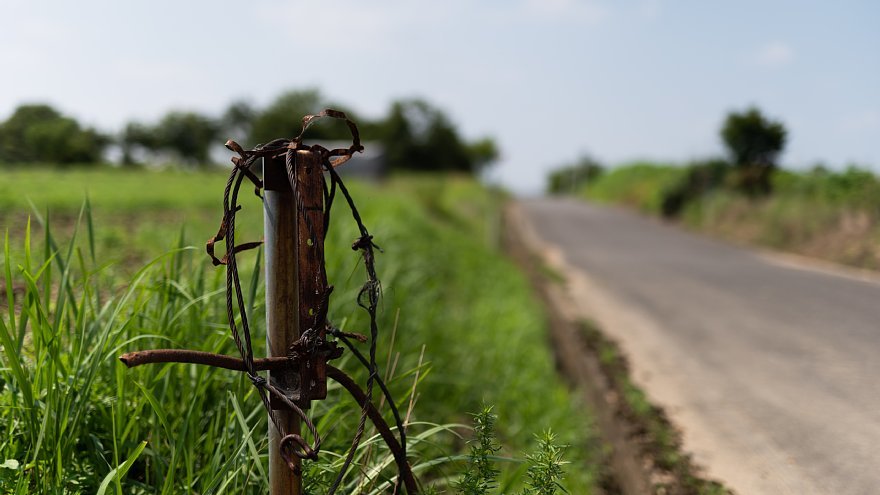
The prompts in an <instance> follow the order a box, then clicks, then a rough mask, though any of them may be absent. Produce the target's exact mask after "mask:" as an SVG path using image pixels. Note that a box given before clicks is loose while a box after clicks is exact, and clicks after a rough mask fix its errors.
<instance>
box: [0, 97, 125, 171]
mask: <svg viewBox="0 0 880 495" xmlns="http://www.w3.org/2000/svg"><path fill="white" fill-rule="evenodd" d="M108 143H109V139H108V138H107V137H106V136H104V135H102V134H100V133H99V132H97V131H95V130H94V129H91V128H85V129H84V128H82V127H81V126H80V125H79V123H78V122H77V121H76V120H74V119H72V118H70V117H66V116H64V115H62V114H61V113H60V112H58V111H57V110H55V109H54V108H52V107H51V106H49V105H45V104H30V105H21V106H19V107H18V108H17V109H16V110H15V112H13V114H12V115H11V116H10V117H9V119H7V120H6V121H5V122H3V123H2V124H0V161H2V162H6V163H16V162H18V163H29V162H31V163H32V162H43V163H53V164H61V165H66V164H71V163H83V164H85V163H96V162H99V161H100V160H101V159H102V156H103V152H104V148H105V147H106V146H107V144H108Z"/></svg>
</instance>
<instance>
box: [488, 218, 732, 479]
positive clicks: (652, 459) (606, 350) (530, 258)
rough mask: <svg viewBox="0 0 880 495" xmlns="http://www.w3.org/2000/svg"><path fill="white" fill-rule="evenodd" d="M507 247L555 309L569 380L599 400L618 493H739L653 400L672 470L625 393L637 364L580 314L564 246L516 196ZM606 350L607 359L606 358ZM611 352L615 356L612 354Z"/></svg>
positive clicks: (561, 363)
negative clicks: (701, 462)
mask: <svg viewBox="0 0 880 495" xmlns="http://www.w3.org/2000/svg"><path fill="white" fill-rule="evenodd" d="M502 222H503V237H502V239H503V246H504V250H505V252H506V253H507V254H508V255H509V256H510V257H511V258H513V260H514V261H515V262H516V263H517V264H518V265H519V266H520V267H521V268H522V270H523V271H524V272H525V274H526V275H527V276H528V278H529V281H530V282H531V284H532V287H533V290H534V291H535V292H536V293H537V295H538V296H539V297H540V299H541V301H542V302H543V303H544V305H545V307H546V308H547V319H548V327H549V329H550V338H551V342H552V348H553V351H554V355H555V357H556V360H557V367H558V368H559V370H560V371H561V372H562V373H563V375H565V377H566V379H567V380H568V381H569V382H570V383H571V384H572V385H573V386H574V387H575V388H577V389H580V390H581V391H582V393H583V396H584V398H585V400H586V401H587V403H588V404H589V405H590V406H591V407H592V409H593V413H594V415H595V417H596V423H597V426H598V428H599V434H600V436H601V438H602V440H603V442H604V443H605V444H606V445H607V446H608V447H610V449H609V452H608V456H607V458H606V463H607V466H608V469H609V470H610V475H611V476H612V477H613V479H614V483H613V485H614V486H613V487H610V490H609V491H611V492H614V491H619V492H620V493H621V494H623V495H636V494H646V493H663V494H690V493H706V492H707V491H706V490H703V489H699V488H697V487H702V488H709V490H708V493H732V492H731V491H730V490H729V489H728V488H726V487H723V486H722V485H720V484H719V483H717V482H715V481H712V480H707V479H704V478H702V477H701V475H700V472H701V470H700V469H699V468H698V467H697V466H696V465H694V464H693V462H692V461H691V456H690V455H689V454H687V453H685V452H683V450H682V445H681V435H680V433H679V431H680V430H679V429H678V428H676V427H675V426H674V425H672V423H671V422H670V421H669V419H668V416H667V415H666V414H665V412H664V411H663V410H662V409H661V408H659V407H657V406H656V405H654V404H650V409H651V417H652V418H653V419H652V420H650V421H649V422H651V423H659V427H660V428H664V432H665V434H667V435H672V437H674V438H672V439H671V442H672V446H671V448H673V449H674V450H675V452H674V456H675V457H677V458H678V459H679V460H680V461H681V464H680V467H679V468H677V469H672V470H670V469H665V468H663V467H661V466H664V465H666V464H668V463H664V461H663V460H662V459H659V458H658V457H659V456H661V455H662V453H661V452H658V450H657V449H656V446H655V444H656V439H652V438H650V437H651V436H652V435H653V433H652V431H653V430H655V429H656V427H657V425H656V424H646V421H645V420H644V418H639V417H637V415H635V414H634V413H633V411H632V408H631V407H629V405H628V404H627V401H626V400H625V399H624V396H625V395H627V394H628V393H631V392H632V391H633V390H636V391H637V392H638V393H639V394H642V395H644V394H643V392H641V390H639V389H637V388H635V385H633V383H632V380H630V379H629V366H628V363H627V361H626V358H625V357H624V355H623V353H622V352H621V351H620V349H619V347H618V346H617V344H616V343H615V342H614V341H613V340H611V339H609V338H608V336H607V335H606V334H604V333H603V332H602V331H601V329H599V328H597V327H596V326H595V325H593V324H592V322H588V321H584V319H583V317H582V315H579V314H577V312H576V311H573V310H572V308H574V307H575V304H574V301H573V299H572V296H571V295H570V294H569V291H568V289H567V285H568V284H569V282H570V281H569V280H568V278H567V277H566V276H564V275H563V274H561V273H559V270H558V269H557V268H558V267H559V266H560V265H564V261H563V260H562V259H561V256H560V255H559V253H556V252H554V251H553V250H551V249H549V247H548V246H547V245H546V244H545V243H543V242H542V241H541V240H540V239H539V237H538V236H537V234H536V233H535V232H534V230H533V229H532V228H531V226H530V225H529V223H528V221H527V220H526V219H525V217H524V215H523V213H522V211H521V210H520V208H519V206H518V205H516V203H515V202H512V201H511V202H508V204H507V205H505V208H504V211H503V220H502ZM603 356H604V358H603ZM609 356H610V357H609Z"/></svg>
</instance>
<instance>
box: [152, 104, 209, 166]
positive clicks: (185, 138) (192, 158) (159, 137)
mask: <svg viewBox="0 0 880 495" xmlns="http://www.w3.org/2000/svg"><path fill="white" fill-rule="evenodd" d="M219 131H220V127H219V125H218V124H217V123H216V122H215V121H214V120H212V119H210V118H208V117H205V116H204V115H200V114H198V113H194V112H169V113H168V114H166V115H165V116H164V117H163V118H162V120H161V121H159V124H158V125H157V126H156V128H155V131H154V133H155V139H156V148H158V149H160V150H166V151H170V152H172V153H174V154H176V155H178V156H179V157H180V159H181V160H183V161H185V162H188V163H190V164H194V165H195V164H204V163H207V162H208V160H209V153H208V151H209V150H210V148H211V143H214V142H217V141H218V137H217V136H218V133H219Z"/></svg>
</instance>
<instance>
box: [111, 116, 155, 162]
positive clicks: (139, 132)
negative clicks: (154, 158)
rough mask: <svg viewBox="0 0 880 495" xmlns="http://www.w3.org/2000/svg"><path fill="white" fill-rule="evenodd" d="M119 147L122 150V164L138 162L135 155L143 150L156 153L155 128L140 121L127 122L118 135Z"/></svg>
mask: <svg viewBox="0 0 880 495" xmlns="http://www.w3.org/2000/svg"><path fill="white" fill-rule="evenodd" d="M118 142H119V147H120V148H121V150H122V164H123V165H134V164H136V163H138V160H137V158H136V156H137V155H138V154H139V153H138V152H140V154H142V153H143V152H149V153H156V152H157V151H158V150H159V138H158V136H156V129H155V128H153V127H152V126H148V125H146V124H142V123H140V122H129V123H128V124H126V125H125V127H124V128H123V129H122V133H121V134H120V135H119V140H118Z"/></svg>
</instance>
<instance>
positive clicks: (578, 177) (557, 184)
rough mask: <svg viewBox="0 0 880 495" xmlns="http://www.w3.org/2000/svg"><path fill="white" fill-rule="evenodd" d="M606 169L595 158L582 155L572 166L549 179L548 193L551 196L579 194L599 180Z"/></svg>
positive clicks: (559, 170)
mask: <svg viewBox="0 0 880 495" xmlns="http://www.w3.org/2000/svg"><path fill="white" fill-rule="evenodd" d="M603 172H604V169H603V168H602V165H600V164H599V162H597V161H596V160H595V159H593V157H591V156H589V155H582V156H581V157H580V158H578V160H577V161H575V162H574V163H572V164H569V165H564V166H562V167H560V168H558V169H556V170H554V171H552V172H551V173H550V175H549V176H548V177H547V192H549V193H551V194H566V193H577V192H578V191H579V190H580V189H582V188H584V187H585V186H586V185H587V184H589V183H590V182H592V181H593V180H595V179H597V178H598V177H599V176H600V175H602V173H603Z"/></svg>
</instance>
